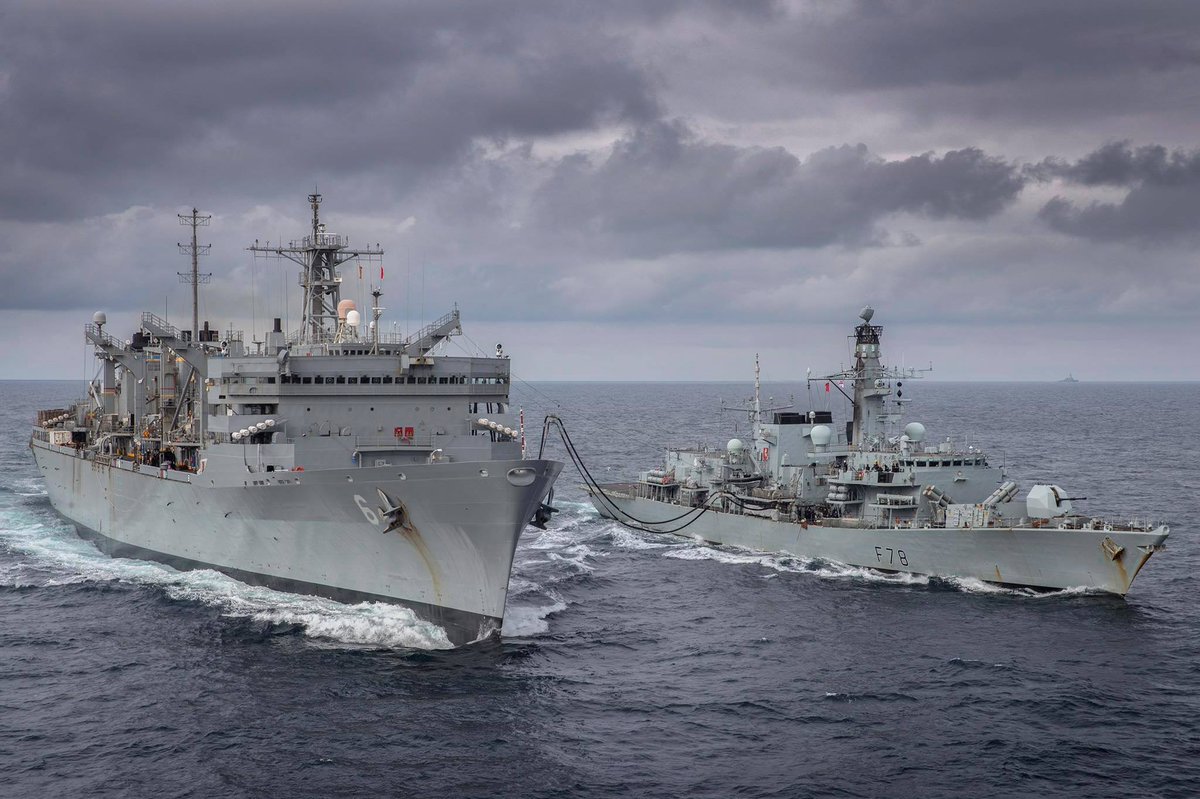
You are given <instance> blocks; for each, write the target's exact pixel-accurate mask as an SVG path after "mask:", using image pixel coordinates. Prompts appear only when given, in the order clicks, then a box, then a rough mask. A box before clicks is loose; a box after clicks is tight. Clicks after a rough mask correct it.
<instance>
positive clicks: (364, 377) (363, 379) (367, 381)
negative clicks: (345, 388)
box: [359, 375, 371, 383]
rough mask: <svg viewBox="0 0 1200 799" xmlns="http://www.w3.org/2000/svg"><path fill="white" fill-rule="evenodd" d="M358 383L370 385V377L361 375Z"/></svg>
mask: <svg viewBox="0 0 1200 799" xmlns="http://www.w3.org/2000/svg"><path fill="white" fill-rule="evenodd" d="M359 382H360V383H370V382H371V376H370V375H363V376H362V380H360V381H359Z"/></svg>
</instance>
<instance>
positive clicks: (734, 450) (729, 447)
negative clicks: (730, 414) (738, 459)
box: [725, 438, 746, 455]
mask: <svg viewBox="0 0 1200 799" xmlns="http://www.w3.org/2000/svg"><path fill="white" fill-rule="evenodd" d="M745 448H746V445H745V444H743V443H742V440H741V439H740V438H731V439H729V443H728V444H726V445H725V451H726V452H728V453H729V454H730V455H740V454H741V453H742V450H744V449H745Z"/></svg>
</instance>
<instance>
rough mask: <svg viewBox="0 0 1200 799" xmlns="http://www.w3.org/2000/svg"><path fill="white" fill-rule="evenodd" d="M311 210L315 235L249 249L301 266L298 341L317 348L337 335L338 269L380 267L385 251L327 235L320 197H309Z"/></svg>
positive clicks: (377, 246) (339, 297)
mask: <svg viewBox="0 0 1200 799" xmlns="http://www.w3.org/2000/svg"><path fill="white" fill-rule="evenodd" d="M308 202H309V205H310V206H312V233H311V234H309V235H307V236H305V237H304V238H303V239H301V240H299V241H291V242H288V244H287V245H283V244H282V243H279V244H276V245H274V246H272V245H271V243H270V242H266V243H263V244H260V243H259V242H258V241H257V240H256V241H255V242H254V244H253V246H251V247H249V248H248V249H249V250H250V252H252V253H254V254H255V255H256V256H259V255H261V256H263V257H265V258H286V259H287V260H289V261H292V262H294V263H297V264H299V265H300V285H301V287H302V288H303V289H304V305H303V308H302V312H303V313H302V318H301V324H300V331H299V333H298V335H297V336H295V337H294V338H295V339H296V341H297V343H300V344H318V343H321V342H327V341H332V340H333V338H334V337H335V336H336V335H337V328H338V313H337V307H338V303H339V302H341V299H342V278H341V276H340V275H339V274H338V267H339V266H341V265H342V264H344V263H346V262H347V261H351V260H356V259H357V260H359V261H366V262H368V263H381V262H382V261H383V249H382V248H381V247H380V246H379V245H378V244H376V245H375V246H374V247H366V248H364V249H351V248H350V246H349V241H348V240H347V239H346V237H345V236H341V235H339V234H337V233H327V232H326V231H325V225H324V223H322V222H321V215H320V206H321V195H320V194H315V193H314V194H310V195H308Z"/></svg>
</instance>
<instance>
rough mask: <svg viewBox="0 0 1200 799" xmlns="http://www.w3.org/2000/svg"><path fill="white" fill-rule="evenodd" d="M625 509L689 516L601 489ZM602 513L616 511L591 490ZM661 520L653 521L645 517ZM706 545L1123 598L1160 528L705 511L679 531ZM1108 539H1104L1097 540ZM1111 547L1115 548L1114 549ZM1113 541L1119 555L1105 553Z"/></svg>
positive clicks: (1162, 537) (662, 516) (1157, 542)
mask: <svg viewBox="0 0 1200 799" xmlns="http://www.w3.org/2000/svg"><path fill="white" fill-rule="evenodd" d="M608 496H609V497H611V500H612V503H614V504H616V506H617V507H618V508H619V509H620V510H621V511H624V512H625V513H628V514H630V515H631V516H633V517H636V518H638V519H644V520H647V521H649V522H651V524H649V525H647V526H648V527H650V528H651V529H658V530H663V531H671V530H674V529H675V528H678V527H679V526H680V524H682V523H683V522H686V521H688V520H689V519H690V518H692V517H690V516H689V517H686V518H684V519H682V520H680V521H674V522H667V521H666V520H669V519H674V518H676V517H678V516H679V515H680V514H682V513H684V512H685V511H686V508H681V507H680V506H678V505H673V504H668V503H664V502H657V501H654V500H649V499H642V498H637V497H627V496H622V495H620V494H616V493H612V492H609V494H608ZM592 503H593V505H595V506H596V509H597V510H598V511H599V512H600V514H601V515H602V516H605V517H606V518H610V519H613V518H615V517H616V513H615V512H614V510H613V509H612V508H611V506H610V504H609V501H608V500H605V499H604V498H603V497H597V496H595V495H593V497H592ZM657 521H663V522H665V523H664V524H659V525H656V524H654V523H653V522H657ZM678 535H680V536H684V537H688V538H694V539H695V538H698V539H701V540H704V541H707V542H711V543H714V544H723V545H729V546H736V547H742V548H745V549H751V550H756V551H759V552H779V553H787V554H790V555H794V556H796V557H800V558H805V559H821V560H826V561H832V562H836V563H844V564H847V565H850V566H860V567H866V568H871V569H881V570H886V571H896V572H909V573H913V574H924V575H932V576H937V577H959V578H964V577H965V578H973V579H977V580H981V581H984V582H990V583H998V584H1002V585H1014V586H1027V587H1031V588H1038V589H1064V588H1078V587H1084V588H1089V589H1094V590H1099V591H1106V592H1110V593H1114V594H1120V595H1124V594H1125V593H1127V592H1128V591H1129V587H1130V585H1131V584H1132V583H1133V579H1134V577H1136V576H1137V573H1138V571H1139V570H1140V569H1141V568H1142V566H1143V565H1145V563H1146V561H1147V560H1148V559H1149V558H1150V555H1151V554H1153V553H1154V552H1155V551H1157V550H1158V549H1159V548H1161V547H1162V546H1163V544H1164V542H1165V541H1166V538H1167V529H1166V528H1165V527H1160V528H1158V529H1157V530H1154V531H1152V532H1147V533H1141V532H1119V531H1106V530H1059V529H1057V528H1036V529H1035V528H999V527H995V528H976V529H945V528H928V529H922V528H917V529H891V528H854V527H825V526H819V525H811V524H810V525H808V526H807V527H804V526H802V525H800V524H797V523H795V522H790V521H778V522H777V521H772V520H771V519H765V518H759V517H754V516H744V515H738V514H730V513H719V512H716V511H710V512H708V513H705V514H704V515H703V516H701V517H700V518H699V519H697V520H696V521H695V522H693V523H692V524H690V525H689V526H687V527H686V528H684V529H683V530H681V531H679V532H678ZM1106 539H1107V540H1108V541H1111V542H1112V544H1111V545H1106V543H1105V541H1106ZM1113 545H1115V546H1113ZM1117 548H1120V551H1119V553H1118V554H1116V555H1115V556H1113V553H1114V552H1116V551H1117Z"/></svg>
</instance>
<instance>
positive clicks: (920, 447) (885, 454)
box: [588, 307, 1169, 595]
mask: <svg viewBox="0 0 1200 799" xmlns="http://www.w3.org/2000/svg"><path fill="white" fill-rule="evenodd" d="M873 313H874V312H873V311H872V309H871V308H869V307H868V308H865V309H863V312H862V314H861V315H860V318H861V320H862V321H861V324H859V325H857V326H856V327H855V329H854V335H853V337H852V341H853V345H854V358H855V361H854V368H853V369H849V370H846V371H843V372H840V373H837V374H832V375H828V376H826V377H824V378H821V379H820V380H821V382H824V383H825V388H826V390H827V391H828V390H829V389H830V388H833V389H836V390H838V391H841V392H842V393H846V392H847V391H849V393H846V396H847V399H849V400H850V402H851V406H852V408H853V418H852V419H851V420H849V421H847V422H846V425H845V428H843V429H838V428H837V427H836V426H835V425H834V421H833V416H832V413H831V412H830V411H810V412H808V413H796V412H788V411H776V412H774V414H773V416H772V417H771V421H770V422H766V421H764V420H763V416H764V411H763V410H762V407H761V403H760V399H759V381H758V374H757V365H756V367H755V397H754V400H753V405H752V407H751V409H750V415H751V422H752V425H753V433H754V437H753V441H752V442H750V443H749V445H746V444H743V442H742V441H740V440H738V439H733V440H731V441H729V443H728V445H727V447H726V448H725V449H724V450H713V449H705V448H698V449H671V450H668V452H667V457H666V462H665V464H664V466H663V467H662V468H659V469H653V470H650V471H646V472H642V473H641V476H640V479H639V480H638V482H636V483H619V484H607V485H601V484H596V483H594V482H593V483H592V484H591V485H590V486H589V487H588V492H589V494H590V495H591V499H592V503H593V504H594V505H595V507H596V509H597V510H598V511H599V512H600V513H601V515H603V516H605V517H608V518H611V519H614V520H616V521H619V522H622V523H624V524H628V525H630V526H633V527H635V528H640V529H644V530H647V531H653V532H674V533H678V534H679V535H686V536H689V537H698V538H700V539H702V540H705V541H709V542H712V543H716V544H728V545H733V546H738V547H743V548H746V549H751V550H758V551H764V552H783V553H790V554H792V555H795V556H798V557H801V558H811V559H822V560H826V561H833V562H838V563H843V564H848V565H851V566H860V567H867V568H871V569H878V570H884V571H889V572H911V573H915V574H926V575H934V576H939V577H959V578H974V579H978V580H981V581H985V582H989V583H997V584H1001V585H1010V586H1024V587H1031V588H1036V589H1063V588H1072V587H1085V588H1089V589H1094V590H1099V591H1106V592H1111V593H1114V594H1121V595H1124V594H1125V593H1126V592H1127V591H1129V587H1130V585H1131V584H1132V582H1133V579H1134V578H1135V577H1136V576H1137V574H1138V572H1139V570H1140V569H1141V568H1142V566H1144V565H1145V563H1146V561H1147V560H1148V559H1149V558H1150V556H1151V555H1152V554H1153V553H1155V552H1157V551H1159V550H1161V549H1163V548H1164V542H1165V541H1166V538H1167V535H1168V532H1169V530H1168V528H1167V527H1166V526H1165V525H1155V524H1148V523H1140V522H1128V523H1118V522H1116V521H1112V520H1106V519H1102V518H1095V517H1092V516H1089V515H1086V514H1081V513H1078V512H1076V510H1075V509H1074V507H1073V504H1072V501H1071V500H1072V498H1071V497H1070V496H1069V495H1068V493H1067V492H1066V491H1065V490H1063V489H1062V488H1061V487H1059V486H1057V485H1034V486H1032V487H1031V488H1030V490H1029V491H1028V492H1027V494H1026V496H1025V497H1024V498H1023V499H1017V494H1018V487H1017V485H1016V483H1014V482H1012V481H1011V480H1009V479H1008V478H1007V475H1006V474H1005V471H1004V469H1003V468H1002V467H997V466H994V465H993V464H992V463H991V462H990V460H989V458H988V455H987V454H986V453H985V452H983V451H982V450H980V449H977V448H975V447H968V448H967V449H966V451H962V450H961V449H959V448H958V447H956V446H955V445H954V444H953V443H952V442H951V441H950V440H949V439H947V440H946V441H944V442H940V443H936V444H933V445H930V444H929V443H928V442H927V439H926V431H925V427H924V425H922V424H920V423H919V422H911V423H909V424H907V425H905V426H904V427H903V428H901V427H900V425H901V424H902V418H901V411H902V409H903V406H904V404H906V403H907V402H908V400H906V399H903V398H902V394H903V391H902V385H903V380H905V379H909V378H912V377H917V376H919V375H917V373H916V372H915V370H900V369H894V368H888V367H885V366H884V365H882V363H881V361H880V339H881V334H882V327H880V326H878V325H872V324H871V319H872V315H873ZM812 379H813V378H810V381H811V380H812ZM844 389H845V390H844Z"/></svg>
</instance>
